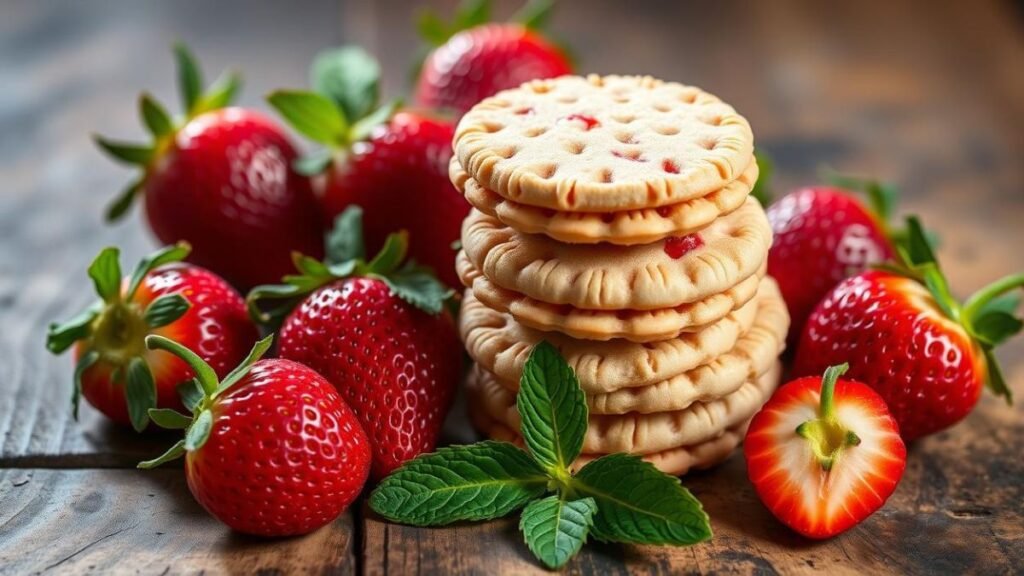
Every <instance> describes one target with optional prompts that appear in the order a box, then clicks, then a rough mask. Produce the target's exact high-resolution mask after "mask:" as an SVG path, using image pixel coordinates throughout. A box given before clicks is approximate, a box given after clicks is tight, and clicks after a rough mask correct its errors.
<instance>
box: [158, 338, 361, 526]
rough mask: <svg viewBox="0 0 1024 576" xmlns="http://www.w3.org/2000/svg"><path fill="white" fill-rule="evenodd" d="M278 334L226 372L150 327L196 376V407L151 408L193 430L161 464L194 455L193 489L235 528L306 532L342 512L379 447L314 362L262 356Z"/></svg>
mask: <svg viewBox="0 0 1024 576" xmlns="http://www.w3.org/2000/svg"><path fill="white" fill-rule="evenodd" d="M272 339H273V336H268V337H266V338H265V339H263V340H261V341H259V342H257V343H256V345H255V346H254V347H253V349H252V351H251V352H250V353H249V356H248V357H247V358H245V360H244V361H243V362H242V363H241V364H240V365H239V366H238V367H237V368H235V369H234V370H233V371H231V373H230V374H228V375H227V376H225V377H224V378H223V379H222V380H220V381H218V379H217V376H216V375H215V374H214V371H213V369H212V368H211V367H210V366H209V365H208V364H206V363H205V362H203V360H202V358H200V357H199V356H197V355H196V354H195V353H194V352H192V351H191V350H189V349H188V348H185V347H184V346H182V345H180V344H178V343H176V342H174V341H173V340H169V339H167V338H164V337H162V336H155V335H154V336H148V337H147V338H146V346H147V347H148V348H149V349H151V350H165V351H167V352H170V353H172V354H174V355H176V356H177V357H178V358H180V359H181V360H182V361H184V362H185V363H187V364H188V365H189V366H190V367H191V368H192V370H193V372H194V373H195V374H196V378H195V380H193V381H191V382H190V383H189V386H188V387H187V388H185V389H183V391H182V397H183V398H184V399H185V403H186V405H187V407H188V409H189V410H190V411H191V416H188V415H185V414H182V413H181V412H178V411H175V410H170V409H156V410H150V417H151V418H152V419H153V421H154V422H156V423H157V424H159V425H160V426H163V427H165V428H176V429H185V438H184V439H183V440H179V441H178V443H177V444H175V445H174V446H172V447H171V448H170V449H169V450H168V451H167V452H166V453H164V454H163V455H162V456H160V457H158V458H156V459H153V460H149V461H146V462H142V463H140V464H139V467H140V468H152V467H155V466H159V465H160V464H163V463H164V462H167V461H169V460H173V459H175V458H178V457H180V456H182V455H184V456H185V477H186V479H187V480H188V487H189V490H191V491H192V495H193V496H195V499H196V500H198V501H199V503H200V504H202V505H203V508H206V510H207V511H208V512H209V513H210V514H212V515H213V516H215V517H216V518H218V519H219V520H220V521H221V522H224V523H225V524H227V525H228V526H229V527H231V528H232V529H233V530H237V531H239V532H244V533H246V534H254V535H257V536H268V537H275V536H293V535H298V534H306V533H309V532H312V531H313V530H316V529H317V528H319V527H321V526H323V525H325V524H327V523H328V522H330V521H332V520H334V519H335V518H337V517H338V515H340V514H341V513H342V512H344V511H345V509H346V508H347V507H348V505H349V504H351V503H352V501H353V500H355V499H356V496H358V495H359V493H360V491H361V490H362V489H363V484H365V483H366V477H367V475H368V474H369V471H370V447H369V443H368V442H367V439H366V433H365V432H363V429H362V427H360V425H359V422H357V421H356V418H355V416H354V415H353V414H352V410H351V408H349V407H348V405H346V404H345V402H344V400H342V399H341V397H340V396H339V395H338V392H337V391H336V390H335V389H334V387H333V386H331V385H330V383H329V382H327V381H326V380H324V378H323V377H322V376H320V375H319V374H317V373H316V372H315V371H313V370H312V369H310V368H308V367H306V366H303V365H302V364H298V363H296V362H292V361H290V360H260V358H261V357H262V356H263V354H264V353H265V352H266V351H267V349H268V348H270V344H271V341H272Z"/></svg>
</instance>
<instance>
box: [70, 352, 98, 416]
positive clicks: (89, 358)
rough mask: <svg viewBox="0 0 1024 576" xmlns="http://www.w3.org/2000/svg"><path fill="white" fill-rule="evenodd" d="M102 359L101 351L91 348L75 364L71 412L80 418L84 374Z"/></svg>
mask: <svg viewBox="0 0 1024 576" xmlns="http://www.w3.org/2000/svg"><path fill="white" fill-rule="evenodd" d="M99 359H100V353H99V352H97V351H95V350H89V351H88V352H86V353H85V354H84V355H83V356H82V357H81V358H79V359H78V363H77V364H75V375H74V387H73V388H72V389H71V414H72V415H73V416H74V417H75V420H78V405H79V404H81V401H82V375H83V374H85V371H86V370H88V369H89V367H90V366H92V365H93V364H95V363H96V362H97V361H98V360H99Z"/></svg>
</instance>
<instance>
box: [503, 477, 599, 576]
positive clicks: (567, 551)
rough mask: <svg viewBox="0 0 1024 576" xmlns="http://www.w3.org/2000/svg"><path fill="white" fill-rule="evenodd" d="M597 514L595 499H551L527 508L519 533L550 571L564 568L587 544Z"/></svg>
mask: <svg viewBox="0 0 1024 576" xmlns="http://www.w3.org/2000/svg"><path fill="white" fill-rule="evenodd" d="M595 512H597V504H596V503H595V502H594V499H593V498H583V499H581V500H573V501H571V502H570V501H566V500H563V499H562V498H561V497H560V496H557V495H555V496H548V497H547V498H544V499H542V500H534V501H533V502H530V504H528V505H527V506H526V508H525V509H524V510H523V515H522V518H520V520H519V530H520V531H522V533H523V537H524V538H525V539H526V545H527V546H528V547H529V548H530V551H531V552H533V555H534V556H536V557H537V558H538V559H539V560H540V561H541V562H543V563H544V564H545V565H546V566H547V567H548V568H561V567H562V566H563V565H564V564H565V563H566V562H568V561H569V559H570V558H572V557H573V556H575V555H576V553H577V552H579V551H580V548H582V547H583V544H584V543H585V542H586V541H587V532H588V531H589V530H590V526H591V525H592V524H593V520H594V513H595Z"/></svg>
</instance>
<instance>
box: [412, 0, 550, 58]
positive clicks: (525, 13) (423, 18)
mask: <svg viewBox="0 0 1024 576" xmlns="http://www.w3.org/2000/svg"><path fill="white" fill-rule="evenodd" d="M553 7H554V3H553V2H551V0H528V1H527V2H526V3H525V4H523V6H522V7H521V8H520V9H519V11H517V12H516V13H515V14H514V15H513V16H512V17H511V18H510V19H509V22H513V23H517V24H521V25H522V26H523V27H524V28H527V29H529V30H540V29H542V28H544V26H545V25H546V24H547V21H548V19H549V18H550V17H551V11H552V8H553ZM491 8H492V6H491V0H464V1H463V2H462V3H461V4H459V6H458V8H457V9H456V10H455V17H454V19H453V20H452V21H451V22H445V21H444V19H443V18H441V17H440V16H438V15H437V13H436V12H434V11H433V10H430V9H423V10H421V11H420V13H419V18H418V19H417V22H416V29H417V32H419V35H420V37H421V38H422V39H423V40H424V41H425V42H426V43H427V44H429V45H431V46H434V47H437V46H440V45H442V44H444V43H445V42H447V41H448V39H449V38H451V37H452V36H454V35H456V34H458V33H459V32H462V31H463V30H469V29H470V28H475V27H477V26H481V25H483V24H487V23H488V22H491Z"/></svg>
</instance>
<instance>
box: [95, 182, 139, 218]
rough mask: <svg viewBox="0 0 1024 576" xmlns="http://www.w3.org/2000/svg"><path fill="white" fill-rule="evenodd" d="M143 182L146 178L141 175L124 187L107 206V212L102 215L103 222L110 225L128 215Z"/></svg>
mask: <svg viewBox="0 0 1024 576" xmlns="http://www.w3.org/2000/svg"><path fill="white" fill-rule="evenodd" d="M145 182H146V177H145V175H143V176H140V177H139V178H137V179H136V180H134V181H132V182H131V183H130V184H128V185H127V186H125V187H124V190H121V192H120V193H119V194H118V195H117V197H115V198H114V201H113V202H111V203H110V204H108V205H107V210H106V212H104V214H103V218H104V220H106V221H107V222H108V223H111V222H117V221H118V220H120V219H121V218H123V217H124V215H125V214H127V213H128V209H129V208H131V207H132V203H133V202H135V197H136V196H138V195H139V190H141V189H142V185H143V184H144V183H145Z"/></svg>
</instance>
